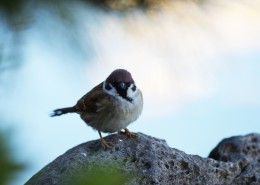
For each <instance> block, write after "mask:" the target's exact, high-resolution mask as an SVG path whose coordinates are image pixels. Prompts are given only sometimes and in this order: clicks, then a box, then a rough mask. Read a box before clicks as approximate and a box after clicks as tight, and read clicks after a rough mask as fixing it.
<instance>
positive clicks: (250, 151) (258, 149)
mask: <svg viewBox="0 0 260 185" xmlns="http://www.w3.org/2000/svg"><path fill="white" fill-rule="evenodd" d="M209 157H210V158H212V159H215V160H218V161H224V162H227V161H228V162H234V163H239V164H240V166H241V167H242V166H244V167H242V171H241V173H240V174H239V175H238V176H237V177H236V178H235V179H234V181H233V184H258V185H260V134H249V135H246V136H236V137H231V138H227V139H224V140H223V141H221V142H220V143H219V144H218V146H216V148H215V149H213V150H212V152H211V153H210V154H209Z"/></svg>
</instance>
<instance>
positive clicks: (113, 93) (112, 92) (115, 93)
mask: <svg viewBox="0 0 260 185" xmlns="http://www.w3.org/2000/svg"><path fill="white" fill-rule="evenodd" d="M105 87H106V82H104V83H103V91H104V92H106V93H107V94H110V95H112V96H117V95H118V93H117V91H116V89H115V88H114V87H113V86H110V87H111V89H110V90H107V89H106V88H105Z"/></svg>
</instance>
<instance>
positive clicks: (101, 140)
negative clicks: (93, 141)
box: [98, 131, 113, 149]
mask: <svg viewBox="0 0 260 185" xmlns="http://www.w3.org/2000/svg"><path fill="white" fill-rule="evenodd" d="M98 134H99V136H100V142H101V145H102V147H103V148H104V149H106V148H109V149H111V148H113V145H112V144H111V143H109V142H106V141H105V140H104V138H103V137H102V135H101V132H100V131H98Z"/></svg>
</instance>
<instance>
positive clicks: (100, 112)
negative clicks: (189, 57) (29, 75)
mask: <svg viewBox="0 0 260 185" xmlns="http://www.w3.org/2000/svg"><path fill="white" fill-rule="evenodd" d="M142 110H143V95H142V92H141V90H140V89H139V88H138V87H137V86H136V84H135V81H134V80H133V78H132V75H131V73H130V72H128V71H127V70H125V69H116V70H114V71H113V72H112V73H111V74H110V75H109V76H108V77H107V78H106V79H105V81H103V82H101V83H100V84H99V85H97V86H95V87H94V88H93V89H92V90H90V91H89V92H87V93H86V94H85V95H84V96H83V97H82V98H80V99H79V100H78V101H77V103H76V105H74V106H72V107H66V108H59V109H56V110H54V111H53V112H52V113H51V114H50V116H51V117H54V116H61V115H63V114H66V113H78V114H79V115H80V117H81V119H82V120H83V121H84V122H85V123H86V124H87V125H89V126H90V127H92V128H93V129H94V130H97V131H98V133H99V137H100V141H101V145H102V147H103V148H113V145H112V144H111V143H109V142H107V141H105V140H104V138H103V137H102V134H101V132H103V133H114V132H119V133H120V132H122V131H121V130H124V132H122V133H125V134H126V135H127V136H128V137H134V136H136V134H135V133H133V132H130V131H129V130H128V129H127V126H128V125H129V124H130V123H132V122H134V121H136V120H137V119H138V117H139V116H140V115H141V113H142Z"/></svg>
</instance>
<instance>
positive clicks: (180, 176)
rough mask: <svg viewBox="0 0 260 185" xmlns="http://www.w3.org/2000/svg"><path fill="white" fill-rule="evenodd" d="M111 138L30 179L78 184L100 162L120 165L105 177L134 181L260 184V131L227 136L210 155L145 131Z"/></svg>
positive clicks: (37, 184) (36, 184)
mask: <svg viewBox="0 0 260 185" xmlns="http://www.w3.org/2000/svg"><path fill="white" fill-rule="evenodd" d="M254 138H255V139H254ZM105 140H106V141H109V142H111V143H113V144H114V147H113V149H107V150H104V149H103V148H102V147H101V144H100V141H99V140H95V141H90V142H86V143H83V144H81V145H78V146H76V147H74V148H72V149H70V150H69V151H67V152H66V153H65V154H63V155H61V156H60V157H58V158H57V159H55V160H54V161H53V162H51V163H50V164H48V165H47V166H46V167H44V168H43V169H42V170H40V171H39V172H38V173H36V174H35V175H34V176H33V177H32V178H31V179H30V180H29V181H28V182H27V183H26V185H44V184H46V185H47V184H48V185H51V184H57V185H66V184H72V183H71V179H75V177H76V178H77V177H80V178H85V179H87V178H88V177H89V176H87V175H86V174H89V173H91V171H93V169H95V168H97V166H98V165H99V166H100V165H101V166H102V167H101V168H102V169H104V171H109V169H113V168H114V167H115V166H116V170H115V171H113V170H112V173H111V174H112V175H108V176H107V177H103V178H108V177H110V176H114V175H116V174H117V173H120V172H123V174H126V175H127V176H128V177H130V178H125V179H127V182H126V183H125V184H129V185H130V184H132V185H135V184H163V185H167V184H183V185H184V184H187V185H189V184H203V185H204V184H248V183H251V184H260V177H259V174H260V172H259V170H260V168H259V158H260V152H259V151H260V146H259V145H260V135H257V134H252V135H248V136H245V137H232V138H230V139H225V140H224V141H222V142H221V143H220V144H219V145H218V146H217V147H216V148H215V149H214V150H213V151H212V152H211V153H210V156H209V157H210V158H202V157H200V156H197V155H188V154H185V153H184V152H182V151H179V150H177V149H174V148H170V147H169V146H168V145H167V144H166V142H165V141H164V140H161V139H157V138H154V137H150V136H147V135H145V134H142V133H137V137H135V138H128V137H127V136H126V135H124V134H113V135H110V136H107V137H106V138H105ZM247 147H249V148H247ZM243 149H246V151H247V152H246V153H245V152H243V151H244V150H243ZM110 166H111V167H110ZM80 174H81V175H80ZM82 174H83V175H82ZM84 174H85V175H84ZM99 174H100V175H102V174H103V172H99ZM113 174H114V175H113ZM98 178H99V179H100V178H101V179H102V177H98ZM96 179H97V178H96ZM73 184H75V183H73ZM86 184H87V183H86ZM89 184H91V183H89ZM107 184H108V183H107ZM111 184H116V183H111ZM117 184H123V182H121V183H117Z"/></svg>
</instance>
